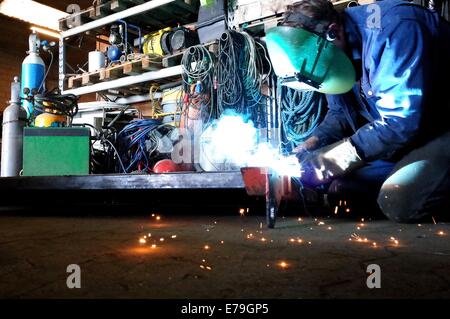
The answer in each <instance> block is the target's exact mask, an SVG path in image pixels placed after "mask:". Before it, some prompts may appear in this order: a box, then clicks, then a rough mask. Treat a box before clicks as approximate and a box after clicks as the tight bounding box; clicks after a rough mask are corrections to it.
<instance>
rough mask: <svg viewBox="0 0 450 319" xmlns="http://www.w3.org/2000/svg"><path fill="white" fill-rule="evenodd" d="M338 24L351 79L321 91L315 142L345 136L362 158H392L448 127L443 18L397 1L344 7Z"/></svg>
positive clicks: (448, 43)
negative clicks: (348, 84) (321, 115)
mask: <svg viewBox="0 0 450 319" xmlns="http://www.w3.org/2000/svg"><path fill="white" fill-rule="evenodd" d="M343 23H344V29H345V36H346V42H347V47H348V52H347V54H348V56H349V57H350V58H351V60H352V62H353V64H354V66H355V69H356V73H357V82H356V84H355V85H354V87H353V89H352V90H351V91H350V92H348V93H345V94H336V95H327V100H328V108H329V109H328V112H327V114H326V116H325V119H324V120H323V122H322V123H321V124H320V125H319V126H318V127H317V129H316V130H315V131H314V133H313V135H316V136H318V137H319V139H320V141H321V144H322V145H326V144H330V143H332V142H335V141H337V140H340V139H342V138H344V137H350V140H351V142H352V143H353V145H354V146H355V147H356V149H357V152H358V154H359V155H360V156H361V158H362V159H363V160H366V161H372V160H377V159H395V158H397V156H396V155H404V154H406V152H408V151H410V150H412V149H414V148H416V147H418V146H420V145H421V144H423V143H426V142H427V141H429V140H430V139H432V138H433V137H435V136H437V135H438V134H442V133H444V132H446V131H448V129H449V127H450V124H449V123H450V117H449V116H450V115H449V114H450V112H449V110H450V109H449V105H450V103H449V101H450V98H449V94H450V68H449V64H450V63H449V60H450V24H448V22H447V21H445V20H443V19H440V17H439V15H438V14H437V13H436V12H434V11H431V10H428V9H425V8H423V7H420V6H418V5H415V4H412V3H409V2H406V1H401V0H385V1H380V2H376V3H374V4H371V5H364V6H357V7H352V8H349V9H346V10H345V11H344V13H343ZM449 147H450V146H449ZM398 158H400V157H398Z"/></svg>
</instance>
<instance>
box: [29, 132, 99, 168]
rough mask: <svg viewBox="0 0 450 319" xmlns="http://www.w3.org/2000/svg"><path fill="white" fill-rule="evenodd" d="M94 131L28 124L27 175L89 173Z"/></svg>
mask: <svg viewBox="0 0 450 319" xmlns="http://www.w3.org/2000/svg"><path fill="white" fill-rule="evenodd" d="M89 155H90V130H89V128H78V127H77V128H74V127H46V128H40V127H39V128H37V127H27V128H25V129H24V136H23V175H24V176H58V175H59V176H61V175H87V174H89V160H90V157H89Z"/></svg>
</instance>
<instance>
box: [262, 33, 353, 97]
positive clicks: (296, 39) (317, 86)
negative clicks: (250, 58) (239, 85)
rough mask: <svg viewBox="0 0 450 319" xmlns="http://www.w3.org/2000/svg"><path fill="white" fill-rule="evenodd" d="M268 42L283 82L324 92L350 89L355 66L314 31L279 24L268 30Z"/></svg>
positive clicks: (295, 86) (278, 74) (296, 87)
mask: <svg viewBox="0 0 450 319" xmlns="http://www.w3.org/2000/svg"><path fill="white" fill-rule="evenodd" d="M266 44H267V50H268V52H269V56H270V59H271V61H272V65H273V69H274V71H275V74H276V75H277V76H278V77H279V78H280V81H281V85H285V86H288V87H291V88H293V89H297V90H308V91H311V90H314V91H318V92H321V93H325V94H341V93H346V92H348V91H350V89H351V88H352V87H353V85H354V83H355V69H354V68H353V64H352V63H351V62H350V59H349V58H348V57H347V56H346V55H345V53H344V52H343V51H342V50H341V49H340V48H338V47H337V46H336V45H334V44H333V43H332V42H330V41H328V40H326V39H325V38H324V37H321V36H319V35H317V34H315V33H312V32H309V31H307V30H304V29H302V28H296V27H289V26H278V27H274V28H271V29H269V30H268V31H267V33H266Z"/></svg>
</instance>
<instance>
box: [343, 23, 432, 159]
mask: <svg viewBox="0 0 450 319" xmlns="http://www.w3.org/2000/svg"><path fill="white" fill-rule="evenodd" d="M430 38H431V35H430V33H429V31H428V30H427V28H425V27H424V26H422V25H421V24H420V23H419V22H417V21H413V20H407V21H401V22H400V23H398V24H397V23H395V24H393V25H392V26H387V27H386V29H382V30H381V31H379V34H378V35H377V39H376V40H375V43H374V45H373V46H372V50H370V53H369V54H370V56H369V57H365V61H366V67H367V66H368V70H369V80H370V82H371V83H370V86H371V87H369V88H368V89H367V92H365V95H366V96H368V97H369V98H370V96H372V97H371V98H373V99H375V100H374V101H375V105H376V109H377V111H378V113H379V114H380V119H377V120H375V121H373V122H371V123H368V124H366V125H364V126H363V127H361V128H360V129H359V130H358V131H357V132H356V133H355V134H354V135H353V136H352V137H351V140H352V142H353V144H354V145H355V147H356V149H357V150H358V153H359V155H360V156H361V158H362V159H364V160H366V161H370V160H376V159H380V158H383V157H389V156H391V155H392V154H393V153H394V152H396V151H397V150H400V149H401V148H403V147H405V146H407V145H408V144H409V143H410V142H412V140H413V139H414V137H415V136H416V135H417V133H418V130H419V125H420V121H421V115H422V113H423V107H424V105H423V104H424V100H425V97H426V95H427V89H426V86H427V84H429V82H430V81H432V79H431V78H430V74H431V73H430V62H429V59H430V54H429V51H430V45H431V41H430Z"/></svg>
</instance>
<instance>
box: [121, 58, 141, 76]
mask: <svg viewBox="0 0 450 319" xmlns="http://www.w3.org/2000/svg"><path fill="white" fill-rule="evenodd" d="M142 72H143V70H142V62H141V60H138V61H131V62H126V63H124V64H123V74H124V75H138V74H141V73H142Z"/></svg>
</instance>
